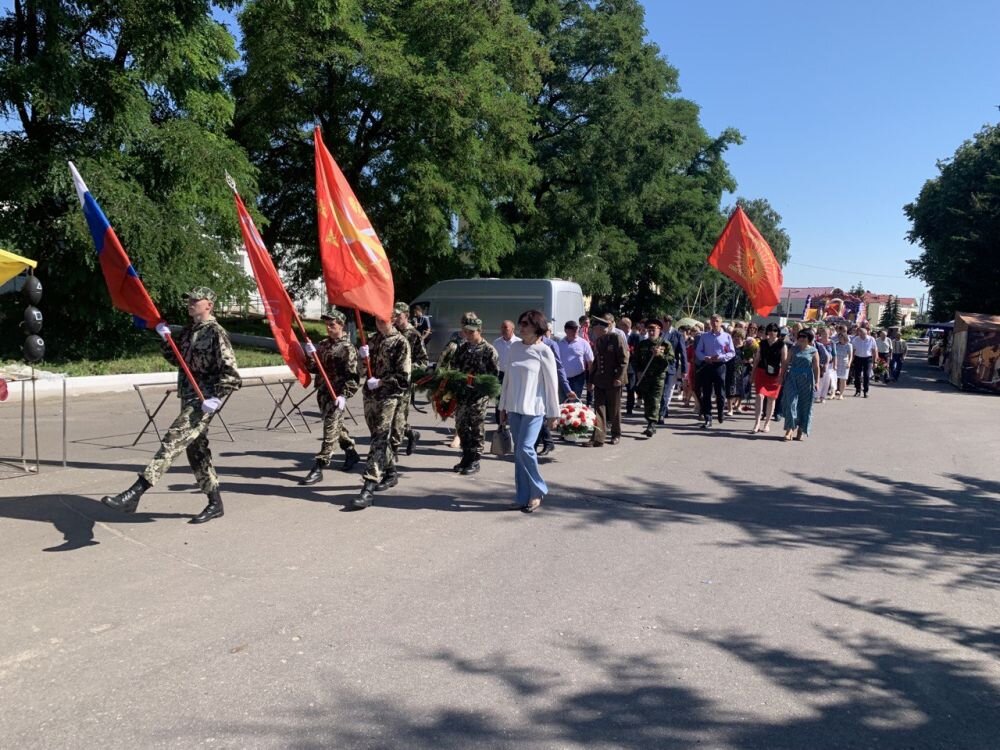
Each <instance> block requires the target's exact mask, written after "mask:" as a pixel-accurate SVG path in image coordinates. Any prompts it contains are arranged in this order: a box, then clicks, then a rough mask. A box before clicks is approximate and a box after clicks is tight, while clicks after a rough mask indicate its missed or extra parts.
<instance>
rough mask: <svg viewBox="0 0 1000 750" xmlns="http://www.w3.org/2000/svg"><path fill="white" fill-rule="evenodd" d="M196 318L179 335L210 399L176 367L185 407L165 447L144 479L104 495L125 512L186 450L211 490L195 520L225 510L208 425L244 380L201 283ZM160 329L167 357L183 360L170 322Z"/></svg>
mask: <svg viewBox="0 0 1000 750" xmlns="http://www.w3.org/2000/svg"><path fill="white" fill-rule="evenodd" d="M184 297H185V298H186V299H187V305H188V315H190V316H191V323H190V324H189V325H187V326H185V327H184V328H183V329H182V330H181V332H180V334H179V335H178V336H177V348H178V349H179V350H180V353H181V356H182V357H184V359H185V361H186V362H187V364H188V367H189V368H190V369H191V374H192V375H193V376H194V378H195V380H197V381H198V385H199V387H200V388H201V391H202V394H203V395H204V396H205V400H204V401H201V402H199V400H198V394H197V393H196V392H195V390H194V388H193V387H192V385H191V383H189V382H188V379H187V376H186V375H185V374H184V372H183V370H181V371H179V372H178V373H177V395H178V397H179V398H180V399H181V413H180V414H179V415H178V417H177V419H175V420H174V421H173V424H171V425H170V429H169V430H167V434H166V435H164V436H163V441H162V442H161V443H160V449H159V450H158V451H157V452H156V455H155V456H153V459H152V460H151V461H150V462H149V465H148V466H146V468H145V469H144V470H143V472H142V473H141V474H140V475H139V479H138V480H137V481H136V483H135V484H133V485H132V486H131V487H129V488H128V489H127V490H125V491H124V492H120V493H119V494H117V495H113V496H106V497H103V498H101V502H102V503H104V504H105V505H107V506H108V507H109V508H114V509H115V510H120V511H122V512H123V513H134V512H135V509H136V508H137V507H138V505H139V498H141V497H142V494H143V493H144V492H145V491H146V490H148V489H149V488H150V487H152V486H153V485H154V484H156V482H157V481H158V480H159V479H160V477H162V476H163V475H164V474H165V473H166V472H167V470H168V469H169V468H170V465H171V464H172V463H173V462H174V459H175V458H177V456H179V455H180V453H181V451H183V450H186V451H187V457H188V462H189V463H190V464H191V469H192V470H193V471H194V476H195V479H196V480H197V482H198V487H199V488H200V489H201V491H202V492H204V493H205V494H206V495H208V505H206V506H205V509H204V510H202V512H201V513H199V514H198V515H197V516H195V517H194V518H192V519H191V523H205V522H206V521H211V520H212V519H213V518H220V517H221V516H222V515H223V507H222V497H221V496H220V495H219V478H218V477H217V476H216V475H215V469H214V468H213V467H212V452H211V451H210V450H209V448H208V425H209V423H210V422H211V421H212V416H213V415H214V414H215V413H216V412H217V411H218V410H219V408H220V407H221V406H222V402H223V400H224V399H225V398H226V397H227V396H228V395H229V394H230V393H232V392H233V391H235V390H237V389H238V388H239V387H240V386H241V385H242V384H243V381H242V380H241V379H240V375H239V373H238V372H237V371H236V355H235V354H234V353H233V345H232V344H231V343H230V342H229V334H227V333H226V330H225V329H224V328H223V327H222V326H221V325H219V322H218V321H217V320H216V319H215V317H214V316H213V315H212V311H213V309H214V307H215V292H213V291H212V290H211V289H209V288H208V287H204V286H199V287H195V288H194V289H192V290H191V291H190V292H189V293H187V294H185V295H184ZM156 332H157V333H158V334H160V337H161V338H162V339H163V356H164V357H165V358H166V359H167V361H168V362H170V363H172V364H175V365H176V364H178V362H177V359H176V357H175V356H174V352H173V349H171V347H170V345H169V344H168V343H167V340H166V339H167V336H169V335H170V328H169V326H167V324H166V323H163V322H161V323H158V324H157V326H156Z"/></svg>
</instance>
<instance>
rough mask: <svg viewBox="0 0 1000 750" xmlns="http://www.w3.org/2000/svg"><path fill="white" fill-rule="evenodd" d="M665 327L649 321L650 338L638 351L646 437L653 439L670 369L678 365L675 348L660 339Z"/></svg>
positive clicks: (638, 387)
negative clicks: (674, 364) (668, 369)
mask: <svg viewBox="0 0 1000 750" xmlns="http://www.w3.org/2000/svg"><path fill="white" fill-rule="evenodd" d="M661 330H662V325H661V323H660V320H659V318H650V319H649V320H647V321H646V332H647V334H648V335H647V336H646V338H644V339H643V340H642V341H640V342H639V343H638V344H636V347H635V376H636V377H637V378H639V380H637V381H636V384H635V390H636V392H637V393H638V394H639V395H640V396H642V403H643V416H645V417H646V429H645V430H643V433H642V434H643V435H645V436H646V437H653V435H654V434H655V433H656V423H657V422H658V421H659V418H660V400H661V399H662V398H663V381H664V380H665V379H666V377H667V368H668V367H669V366H670V365H671V364H672V363H673V361H674V347H673V346H672V345H671V343H670V342H669V341H664V340H663V338H662V337H661V336H660V331H661Z"/></svg>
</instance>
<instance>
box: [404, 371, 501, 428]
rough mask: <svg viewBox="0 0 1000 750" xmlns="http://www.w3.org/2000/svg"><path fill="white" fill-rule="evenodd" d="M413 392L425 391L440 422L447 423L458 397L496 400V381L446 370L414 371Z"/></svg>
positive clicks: (498, 384) (456, 405) (498, 385)
mask: <svg viewBox="0 0 1000 750" xmlns="http://www.w3.org/2000/svg"><path fill="white" fill-rule="evenodd" d="M413 389H414V390H417V391H425V392H426V393H427V394H428V396H429V398H430V401H431V405H432V406H433V407H434V413H435V414H437V415H438V416H439V417H441V419H448V417H450V416H452V415H453V414H454V413H455V410H456V409H457V408H458V397H459V396H460V395H465V394H468V395H469V396H471V398H472V399H473V400H478V399H480V398H496V397H497V396H499V395H500V380H499V379H498V378H497V376H496V375H470V374H468V373H464V372H459V371H458V370H449V369H447V368H438V367H435V368H433V369H427V370H425V369H414V371H413Z"/></svg>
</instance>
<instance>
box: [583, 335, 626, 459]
mask: <svg viewBox="0 0 1000 750" xmlns="http://www.w3.org/2000/svg"><path fill="white" fill-rule="evenodd" d="M610 328H611V322H610V321H609V320H607V319H606V318H591V334H590V337H591V341H592V342H593V344H594V361H593V362H591V363H590V383H589V387H590V388H591V389H593V392H594V411H595V412H597V424H595V425H594V436H593V437H592V438H591V439H590V441H589V442H587V443H584V444H583V445H584V447H587V448H600V447H601V446H602V445H604V441H605V440H606V439H607V441H608V442H609V443H610V444H611V445H617V444H618V442H619V441H620V440H621V434H622V415H621V403H622V384H623V383H624V382H625V373H626V369H627V367H628V348H627V347H626V345H625V337H624V336H619V335H618V334H617V333H614V332H613V331H611V330H610Z"/></svg>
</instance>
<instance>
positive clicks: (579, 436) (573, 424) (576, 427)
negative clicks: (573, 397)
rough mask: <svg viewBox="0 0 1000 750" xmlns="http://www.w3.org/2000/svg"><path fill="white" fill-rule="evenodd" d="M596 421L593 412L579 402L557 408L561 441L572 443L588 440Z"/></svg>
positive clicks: (568, 403)
mask: <svg viewBox="0 0 1000 750" xmlns="http://www.w3.org/2000/svg"><path fill="white" fill-rule="evenodd" d="M596 421H597V415H596V414H595V413H594V410H593V409H590V408H589V407H587V406H584V405H583V404H582V403H580V402H579V401H575V402H567V403H565V404H563V405H562V406H561V407H559V432H560V433H562V436H563V440H569V441H570V442H574V443H582V442H585V441H587V440H590V436H591V435H593V434H594V424H595V422H596Z"/></svg>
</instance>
